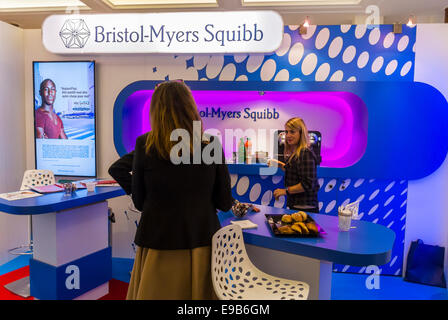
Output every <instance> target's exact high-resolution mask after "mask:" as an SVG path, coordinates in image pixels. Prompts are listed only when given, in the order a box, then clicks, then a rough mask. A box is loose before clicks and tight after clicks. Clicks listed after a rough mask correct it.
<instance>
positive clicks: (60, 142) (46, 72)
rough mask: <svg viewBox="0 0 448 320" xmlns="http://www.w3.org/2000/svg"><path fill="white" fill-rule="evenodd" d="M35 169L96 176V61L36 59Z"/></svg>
mask: <svg viewBox="0 0 448 320" xmlns="http://www.w3.org/2000/svg"><path fill="white" fill-rule="evenodd" d="M33 81H34V89H33V94H34V99H33V100H34V135H35V159H36V169H46V170H51V171H53V173H54V175H57V176H73V177H95V176H96V171H97V169H96V126H95V123H96V113H95V109H96V106H95V62H94V61H34V62H33Z"/></svg>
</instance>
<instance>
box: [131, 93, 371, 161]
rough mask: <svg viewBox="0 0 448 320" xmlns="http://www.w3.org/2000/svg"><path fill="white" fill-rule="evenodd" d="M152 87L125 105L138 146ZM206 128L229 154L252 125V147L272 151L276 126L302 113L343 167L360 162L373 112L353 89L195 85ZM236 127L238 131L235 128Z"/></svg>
mask: <svg viewBox="0 0 448 320" xmlns="http://www.w3.org/2000/svg"><path fill="white" fill-rule="evenodd" d="M152 93H153V90H143V91H137V92H135V93H134V94H132V95H131V96H130V97H129V98H128V99H127V100H126V104H125V108H124V110H123V116H124V119H123V134H124V135H125V137H123V142H124V143H125V146H126V150H128V151H130V150H132V149H133V147H134V144H135V139H136V137H137V136H139V135H140V134H142V133H144V132H147V131H149V130H150V121H149V109H150V99H151V96H152ZM193 96H194V98H195V100H196V103H197V105H198V109H199V111H200V113H201V117H202V120H203V124H204V129H205V130H206V131H208V132H210V133H211V134H214V135H218V136H219V137H220V138H221V141H222V143H223V146H224V150H225V153H226V157H228V158H231V154H232V152H233V151H236V150H237V146H236V142H235V141H234V140H235V139H230V138H228V139H227V140H226V137H232V135H231V134H232V133H235V132H236V130H238V129H240V130H242V131H246V130H249V131H246V132H247V133H248V134H247V135H248V136H251V135H250V130H253V133H254V136H253V138H252V139H251V140H252V141H253V151H254V152H255V151H268V152H269V153H270V155H272V150H273V141H272V133H271V132H273V131H274V130H278V129H283V128H284V124H285V122H286V121H287V120H288V119H290V118H292V117H301V118H303V119H304V120H305V123H306V125H307V127H308V129H309V130H314V131H320V132H321V134H322V150H321V155H322V163H321V166H323V167H333V168H342V167H348V166H351V165H353V164H354V163H356V162H357V161H358V160H359V159H360V158H361V157H362V155H363V154H364V151H365V149H366V146H367V124H368V114H367V108H366V106H365V104H364V102H363V101H362V100H361V99H360V98H359V97H358V96H356V95H355V94H353V93H349V92H280V91H275V92H271V91H270V92H265V93H264V94H260V93H259V92H258V91H198V90H197V91H193ZM232 130H233V131H232Z"/></svg>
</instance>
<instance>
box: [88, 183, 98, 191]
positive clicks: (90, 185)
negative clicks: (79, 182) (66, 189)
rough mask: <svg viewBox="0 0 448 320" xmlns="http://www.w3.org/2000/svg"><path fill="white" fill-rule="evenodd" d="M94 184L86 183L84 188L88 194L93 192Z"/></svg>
mask: <svg viewBox="0 0 448 320" xmlns="http://www.w3.org/2000/svg"><path fill="white" fill-rule="evenodd" d="M95 186H96V183H95V182H94V181H89V182H86V187H87V191H88V192H92V191H95Z"/></svg>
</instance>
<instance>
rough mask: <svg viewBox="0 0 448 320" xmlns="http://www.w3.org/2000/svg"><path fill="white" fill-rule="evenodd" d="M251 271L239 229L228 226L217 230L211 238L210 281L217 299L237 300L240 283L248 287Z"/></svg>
mask: <svg viewBox="0 0 448 320" xmlns="http://www.w3.org/2000/svg"><path fill="white" fill-rule="evenodd" d="M253 269H254V266H253V264H252V262H251V261H250V259H249V257H248V255H247V252H246V247H245V245H244V239H243V231H242V229H241V227H240V226H238V225H234V224H230V225H228V226H226V227H223V228H221V229H219V230H218V231H217V232H216V233H215V234H214V235H213V238H212V280H213V286H214V288H215V292H216V294H217V296H218V298H220V299H237V298H239V293H238V292H239V290H242V288H241V287H240V286H241V285H240V283H242V284H243V285H247V286H249V285H250V284H249V282H251V281H252V279H251V278H250V277H251V276H252V275H251V272H250V270H253Z"/></svg>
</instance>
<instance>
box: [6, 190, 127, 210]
mask: <svg viewBox="0 0 448 320" xmlns="http://www.w3.org/2000/svg"><path fill="white" fill-rule="evenodd" d="M125 194H126V193H125V192H124V190H123V189H122V188H121V187H96V188H95V191H93V192H88V191H87V189H79V190H77V191H76V192H74V193H73V194H72V195H69V196H66V195H64V192H55V193H49V194H45V195H43V196H39V197H34V198H27V199H21V200H14V201H8V200H4V199H0V212H6V213H10V214H25V215H28V214H32V215H35V214H43V213H48V212H54V211H59V210H66V209H70V208H74V207H79V206H83V205H87V204H91V203H95V202H100V201H104V200H107V199H110V198H115V197H119V196H123V195H125Z"/></svg>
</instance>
